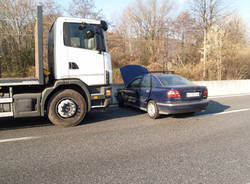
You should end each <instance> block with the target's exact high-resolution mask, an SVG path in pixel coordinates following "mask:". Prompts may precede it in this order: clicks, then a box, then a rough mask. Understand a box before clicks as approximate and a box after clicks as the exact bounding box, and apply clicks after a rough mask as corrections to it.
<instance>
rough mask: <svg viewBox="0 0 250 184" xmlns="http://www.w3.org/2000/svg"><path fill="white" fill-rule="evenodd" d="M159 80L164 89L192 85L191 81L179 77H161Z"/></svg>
mask: <svg viewBox="0 0 250 184" xmlns="http://www.w3.org/2000/svg"><path fill="white" fill-rule="evenodd" d="M158 78H159V80H160V81H161V83H162V85H163V86H164V87H165V86H181V85H192V83H191V82H190V81H188V80H187V79H185V78H183V77H181V76H178V75H159V76H158Z"/></svg>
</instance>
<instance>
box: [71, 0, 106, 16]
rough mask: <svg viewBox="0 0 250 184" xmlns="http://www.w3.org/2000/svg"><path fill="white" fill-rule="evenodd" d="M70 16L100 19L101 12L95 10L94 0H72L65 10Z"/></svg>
mask: <svg viewBox="0 0 250 184" xmlns="http://www.w3.org/2000/svg"><path fill="white" fill-rule="evenodd" d="M66 11H67V12H68V14H69V15H70V16H73V17H81V18H92V19H101V18H102V17H103V15H102V10H97V9H96V6H95V2H94V0H72V2H71V3H70V5H69V8H68V9H67V10H66Z"/></svg>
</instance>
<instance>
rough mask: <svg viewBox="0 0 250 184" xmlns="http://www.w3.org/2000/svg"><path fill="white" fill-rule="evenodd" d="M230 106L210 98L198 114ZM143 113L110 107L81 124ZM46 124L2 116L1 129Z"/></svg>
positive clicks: (90, 116)
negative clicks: (205, 106) (205, 107)
mask: <svg viewBox="0 0 250 184" xmlns="http://www.w3.org/2000/svg"><path fill="white" fill-rule="evenodd" d="M228 108H230V106H227V105H223V104H221V103H219V102H217V101H214V100H210V102H209V105H208V107H207V109H206V111H204V112H200V113H196V114H198V115H201V114H212V113H219V112H224V111H225V110H227V109H228ZM141 114H145V112H144V111H141V110H138V109H135V108H130V107H124V108H118V107H110V108H109V109H108V110H107V111H106V112H90V113H88V114H87V116H86V117H85V119H84V121H83V122H82V123H80V125H79V126H84V125H86V124H92V123H98V122H100V121H105V120H112V119H119V118H125V117H131V116H136V115H141ZM196 114H195V115H196ZM195 115H194V116H195ZM190 116H193V114H178V115H171V117H174V118H187V117H190ZM166 117H168V116H161V117H160V118H166ZM44 126H53V125H52V124H51V123H50V122H49V121H48V120H47V119H46V118H18V119H12V118H1V119H0V131H1V130H12V129H20V128H32V127H44Z"/></svg>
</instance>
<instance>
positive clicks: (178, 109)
mask: <svg viewBox="0 0 250 184" xmlns="http://www.w3.org/2000/svg"><path fill="white" fill-rule="evenodd" d="M208 103H209V100H207V99H204V100H200V101H194V102H184V103H175V104H173V103H157V106H158V108H159V112H160V114H180V113H189V112H200V111H202V110H205V109H206V107H207V106H208Z"/></svg>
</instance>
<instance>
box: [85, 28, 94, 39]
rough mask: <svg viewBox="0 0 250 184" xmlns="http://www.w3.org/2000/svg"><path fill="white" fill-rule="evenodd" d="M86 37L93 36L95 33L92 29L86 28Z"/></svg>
mask: <svg viewBox="0 0 250 184" xmlns="http://www.w3.org/2000/svg"><path fill="white" fill-rule="evenodd" d="M86 37H87V39H91V38H94V37H95V33H94V32H93V31H92V30H88V31H87V32H86Z"/></svg>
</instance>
